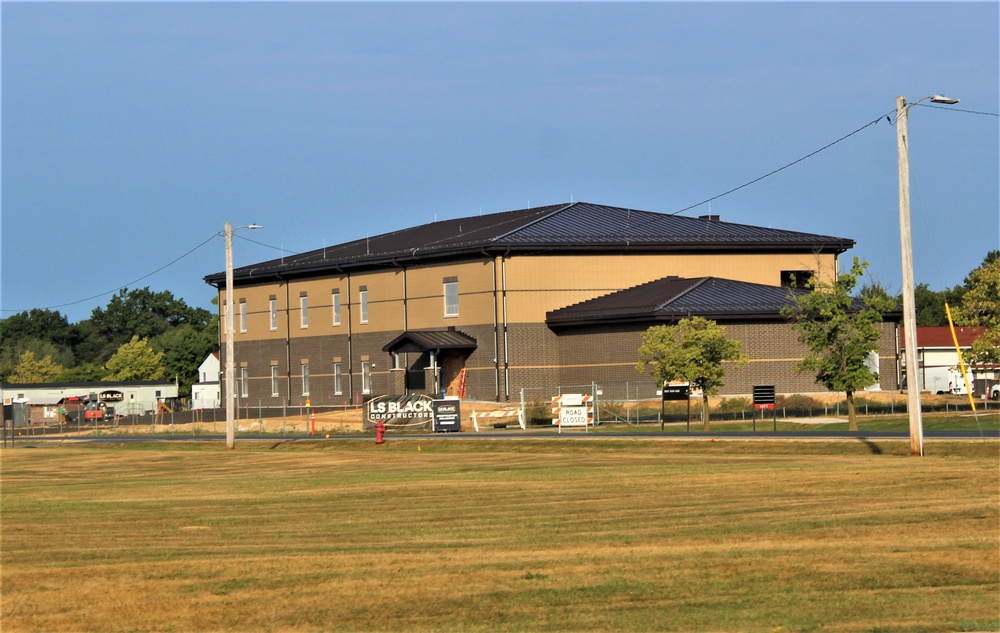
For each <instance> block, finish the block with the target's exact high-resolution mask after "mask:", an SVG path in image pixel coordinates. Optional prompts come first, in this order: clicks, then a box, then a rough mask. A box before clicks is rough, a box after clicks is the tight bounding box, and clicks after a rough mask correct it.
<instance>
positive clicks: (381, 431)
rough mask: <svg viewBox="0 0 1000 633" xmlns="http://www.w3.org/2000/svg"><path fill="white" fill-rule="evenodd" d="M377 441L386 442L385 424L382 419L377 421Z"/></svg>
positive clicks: (377, 442)
mask: <svg viewBox="0 0 1000 633" xmlns="http://www.w3.org/2000/svg"><path fill="white" fill-rule="evenodd" d="M375 443H376V444H385V425H384V424H382V420H379V421H378V422H376V423H375Z"/></svg>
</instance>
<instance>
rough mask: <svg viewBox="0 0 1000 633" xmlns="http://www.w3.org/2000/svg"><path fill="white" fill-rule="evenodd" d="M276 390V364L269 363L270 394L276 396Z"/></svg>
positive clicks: (277, 393)
mask: <svg viewBox="0 0 1000 633" xmlns="http://www.w3.org/2000/svg"><path fill="white" fill-rule="evenodd" d="M279 393H280V392H279V391H278V366H277V365H271V396H273V397H277V396H278V395H279Z"/></svg>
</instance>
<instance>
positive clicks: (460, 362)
mask: <svg viewBox="0 0 1000 633" xmlns="http://www.w3.org/2000/svg"><path fill="white" fill-rule="evenodd" d="M468 358H469V355H468V354H465V353H462V352H453V351H445V350H442V351H441V359H440V360H441V393H443V394H444V395H446V396H457V395H458V375H459V373H461V371H462V369H463V368H464V367H465V361H466V360H467V359H468Z"/></svg>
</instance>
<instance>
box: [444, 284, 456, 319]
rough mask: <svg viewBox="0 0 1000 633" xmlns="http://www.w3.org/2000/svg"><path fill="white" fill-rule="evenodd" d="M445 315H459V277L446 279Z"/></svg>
mask: <svg viewBox="0 0 1000 633" xmlns="http://www.w3.org/2000/svg"><path fill="white" fill-rule="evenodd" d="M444 315H445V316H446V317H457V316H458V279H454V278H451V279H445V281H444Z"/></svg>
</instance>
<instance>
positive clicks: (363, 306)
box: [358, 286, 368, 323]
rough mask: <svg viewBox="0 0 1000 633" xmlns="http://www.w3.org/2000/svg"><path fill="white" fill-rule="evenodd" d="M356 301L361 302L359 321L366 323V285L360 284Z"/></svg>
mask: <svg viewBox="0 0 1000 633" xmlns="http://www.w3.org/2000/svg"><path fill="white" fill-rule="evenodd" d="M358 302H359V303H360V304H361V322H362V323H368V287H367V286H361V290H360V295H359V297H358Z"/></svg>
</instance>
